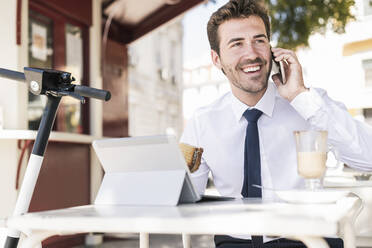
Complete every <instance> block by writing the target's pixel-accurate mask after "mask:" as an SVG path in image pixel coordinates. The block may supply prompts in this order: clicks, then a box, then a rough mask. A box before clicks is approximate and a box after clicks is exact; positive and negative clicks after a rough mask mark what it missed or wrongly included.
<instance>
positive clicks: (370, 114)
mask: <svg viewBox="0 0 372 248" xmlns="http://www.w3.org/2000/svg"><path fill="white" fill-rule="evenodd" d="M363 116H364V120H365V122H366V123H368V124H369V125H372V108H368V109H363Z"/></svg>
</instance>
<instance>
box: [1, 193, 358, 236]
mask: <svg viewBox="0 0 372 248" xmlns="http://www.w3.org/2000/svg"><path fill="white" fill-rule="evenodd" d="M360 208H361V200H360V199H359V198H357V197H356V196H351V195H349V196H347V197H344V198H342V199H340V200H339V201H337V202H336V203H333V204H286V203H279V202H271V203H262V202H261V200H259V199H249V200H248V199H244V200H240V199H239V200H235V201H224V202H208V203H198V204H185V205H180V206H177V207H164V206H147V207H145V206H104V205H88V206H81V207H74V208H67V209H61V210H52V211H43V212H37V213H29V214H25V215H23V216H16V217H10V218H9V219H8V220H7V225H8V227H11V228H15V229H18V230H21V231H26V232H27V231H28V230H39V231H40V230H53V231H57V232H59V233H74V232H118V233H126V232H128V233H133V232H139V233H140V232H145V233H169V234H171V233H187V234H231V235H233V234H236V235H246V234H265V235H276V236H320V237H322V236H334V235H337V236H339V235H342V233H343V230H342V228H343V222H344V221H345V219H347V218H354V217H355V216H354V215H356V214H357V213H358V212H359V210H360Z"/></svg>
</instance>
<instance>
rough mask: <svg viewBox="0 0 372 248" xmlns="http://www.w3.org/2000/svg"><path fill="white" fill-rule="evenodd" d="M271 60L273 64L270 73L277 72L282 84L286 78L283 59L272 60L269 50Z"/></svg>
mask: <svg viewBox="0 0 372 248" xmlns="http://www.w3.org/2000/svg"><path fill="white" fill-rule="evenodd" d="M271 56H272V60H273V65H272V69H271V70H272V74H273V75H274V74H279V78H280V80H281V81H282V84H285V83H286V81H287V79H286V77H285V70H284V64H283V63H284V61H282V60H281V61H279V62H278V61H275V60H274V54H273V52H271Z"/></svg>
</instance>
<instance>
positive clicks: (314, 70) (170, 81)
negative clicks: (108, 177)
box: [0, 0, 372, 247]
mask: <svg viewBox="0 0 372 248" xmlns="http://www.w3.org/2000/svg"><path fill="white" fill-rule="evenodd" d="M226 2H227V1H226V0H209V1H208V0H204V1H203V0H81V1H73V0H66V1H58V0H49V1H48V0H14V1H1V2H0V20H1V22H0V23H1V24H0V36H1V37H2V38H1V39H0V51H1V54H2V56H0V67H1V68H6V69H11V70H18V71H23V67H24V66H31V67H42V68H54V69H57V70H63V71H69V72H71V73H72V74H73V76H74V77H75V78H76V83H78V84H83V85H89V86H91V87H96V88H103V89H106V90H110V91H111V93H112V99H111V101H109V102H105V103H102V102H99V101H95V100H92V101H88V103H87V104H84V105H81V104H80V102H78V101H76V100H74V99H72V98H67V97H66V98H64V99H63V102H62V104H61V106H60V108H59V110H58V115H57V118H56V122H55V126H54V128H53V133H52V135H51V138H50V142H49V145H48V149H47V152H46V155H45V159H44V163H43V167H42V170H41V173H40V176H39V179H38V182H37V185H36V188H35V193H34V195H33V198H32V201H31V206H30V211H40V210H47V209H57V208H64V207H71V206H78V205H85V204H90V203H92V202H94V199H95V195H96V193H97V190H98V188H99V185H100V182H101V179H102V176H103V171H102V169H101V166H100V164H99V162H98V161H97V158H96V157H95V154H94V152H93V151H92V150H91V142H92V141H93V140H94V139H97V138H102V137H127V136H142V135H158V134H173V135H176V136H177V137H178V138H179V137H180V135H181V134H182V130H183V128H184V125H185V123H186V122H187V120H188V119H189V118H190V117H191V115H192V113H193V112H194V110H195V109H196V108H198V107H200V106H203V105H206V104H209V103H211V102H213V101H214V100H215V99H216V98H217V97H218V96H220V95H222V94H224V93H226V92H227V91H229V90H230V86H229V83H228V82H227V80H226V78H225V77H224V76H223V74H222V72H220V71H219V70H217V69H216V68H215V67H214V66H213V65H212V62H211V59H210V48H209V43H208V40H207V35H206V25H207V21H208V19H209V17H210V15H211V14H212V13H213V12H214V11H215V10H217V8H219V7H220V6H222V5H223V4H225V3H226ZM265 2H266V4H267V5H268V7H269V11H270V15H271V21H272V40H271V43H272V46H278V47H285V48H289V49H293V50H295V51H296V53H297V55H298V57H299V60H300V62H301V64H302V67H303V73H304V79H305V83H306V85H307V86H313V87H321V88H324V89H326V90H327V91H328V94H329V95H330V96H331V97H332V98H333V99H335V100H338V101H341V102H343V103H344V104H345V105H346V107H347V109H348V110H349V112H350V114H351V115H352V116H353V117H354V118H356V119H358V120H359V121H361V122H366V123H369V124H372V28H371V27H372V0H342V1H340V0H309V1H286V0H265ZM0 83H1V85H2V90H1V91H0V156H1V158H2V163H1V167H0V197H1V198H2V200H1V204H0V218H5V217H6V216H9V215H11V213H12V210H13V206H14V204H15V201H16V198H17V195H18V192H19V185H20V183H21V182H22V178H23V173H24V171H25V167H26V164H27V160H28V156H29V154H30V151H31V147H32V144H33V141H34V139H35V136H36V131H35V130H37V128H38V125H39V123H40V118H41V115H42V111H43V108H44V106H45V103H46V99H45V96H35V95H32V94H30V93H28V90H27V86H26V85H25V84H20V83H15V82H13V81H10V80H6V79H1V78H0ZM330 163H332V164H333V165H336V161H335V160H333V161H330ZM337 168H338V169H337V170H336V169H335V170H334V171H333V172H332V171H331V172H330V174H332V173H333V174H336V175H338V176H339V177H338V179H337V180H333V181H332V180H330V181H329V182H328V186H329V187H339V188H342V187H346V188H348V189H352V190H354V191H355V192H357V193H358V194H360V195H361V196H363V197H364V201H365V203H366V204H367V205H366V207H365V208H364V210H363V214H362V215H361V217H360V218H359V219H358V222H357V226H358V229H357V232H358V242H359V243H358V245H360V246H372V242H371V240H372V238H371V237H372V227H371V224H370V223H372V218H371V215H372V210H371V207H370V205H368V204H371V202H372V200H371V199H370V198H371V196H372V192H371V187H372V183H371V180H369V179H370V174H368V173H366V172H358V171H353V170H349V169H348V168H347V167H343V166H341V167H339V166H338V167H337ZM340 168H341V170H340ZM345 168H346V169H345ZM330 178H331V177H330ZM332 178H333V179H334V178H335V177H332ZM339 178H341V179H342V180H341V179H339ZM358 178H359V179H363V180H359V179H358ZM79 240H80V241H79ZM82 240H83V236H74V237H64V238H60V237H59V238H52V239H49V240H47V241H45V242H44V246H46V247H48V246H49V247H54V246H55V245H57V244H58V242H59V244H60V242H65V244H78V243H79V242H80V243H81V242H82ZM178 241H179V240H178ZM69 242H70V243H69ZM174 247H176V246H174ZM206 247H208V244H207V245H206Z"/></svg>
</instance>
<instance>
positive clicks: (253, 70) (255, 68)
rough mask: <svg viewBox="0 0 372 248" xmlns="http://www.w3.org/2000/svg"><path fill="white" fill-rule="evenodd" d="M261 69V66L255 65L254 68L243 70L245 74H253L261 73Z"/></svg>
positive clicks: (246, 67) (245, 67)
mask: <svg viewBox="0 0 372 248" xmlns="http://www.w3.org/2000/svg"><path fill="white" fill-rule="evenodd" d="M260 69H261V65H253V66H244V67H243V68H241V70H242V71H243V72H245V73H253V72H256V71H259V70H260Z"/></svg>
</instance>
